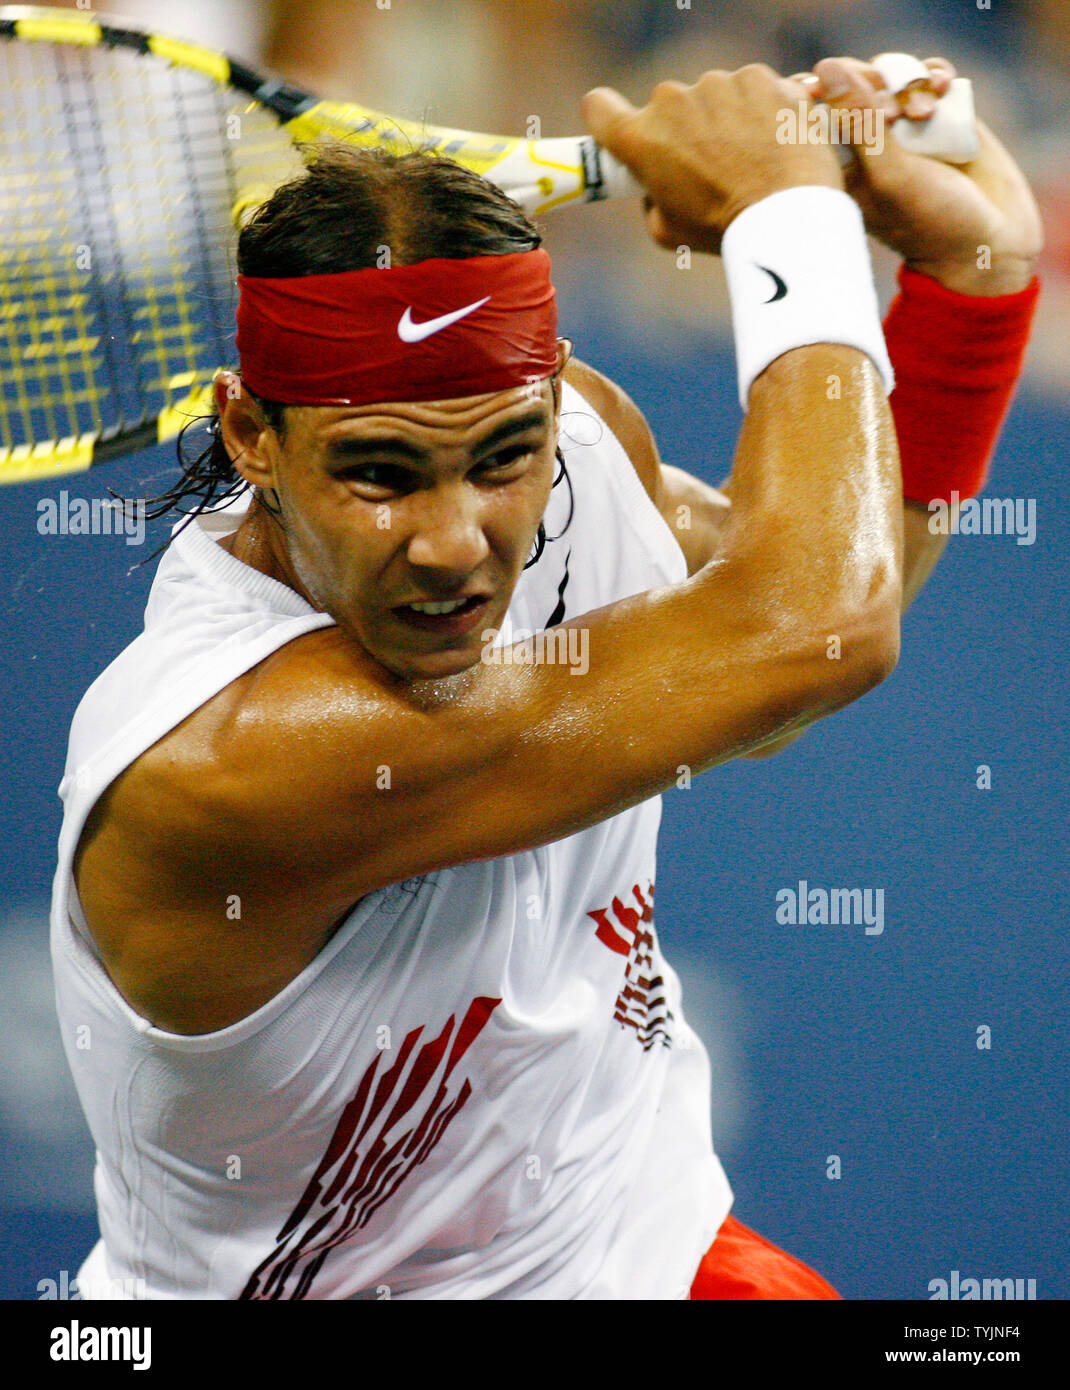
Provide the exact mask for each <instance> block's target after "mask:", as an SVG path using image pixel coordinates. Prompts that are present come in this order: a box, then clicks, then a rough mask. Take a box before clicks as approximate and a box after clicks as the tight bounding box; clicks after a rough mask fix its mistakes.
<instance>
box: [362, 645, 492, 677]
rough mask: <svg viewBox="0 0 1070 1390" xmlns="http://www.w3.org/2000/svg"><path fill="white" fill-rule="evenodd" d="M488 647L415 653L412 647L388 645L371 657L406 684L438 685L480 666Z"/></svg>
mask: <svg viewBox="0 0 1070 1390" xmlns="http://www.w3.org/2000/svg"><path fill="white" fill-rule="evenodd" d="M485 646H486V643H484V642H482V641H477V640H471V641H467V642H465V643H464V644H463V646H457V647H450V648H447V649H444V650H442V651H423V652H421V651H413V650H412V648H411V647H409V648H403V647H400V646H385V645H384V646H383V647H382V648H380V649H378V650H376V651H373V652H372V653H371V655H372V656H374V657H375V659H376V661H378V662H379V663H380V665H382V666H385V667H386V669H387V670H388V671H390V672H392V673H393V674H394V675H395V676H399V677H400V678H401V679H402V680H407V681H434V680H444V679H445V678H446V677H447V676H456V675H459V674H460V673H461V672H462V671H468V670H470V669H471V668H472V667H473V666H478V665H479V663H480V660H481V659H482V653H483V651H484V648H485Z"/></svg>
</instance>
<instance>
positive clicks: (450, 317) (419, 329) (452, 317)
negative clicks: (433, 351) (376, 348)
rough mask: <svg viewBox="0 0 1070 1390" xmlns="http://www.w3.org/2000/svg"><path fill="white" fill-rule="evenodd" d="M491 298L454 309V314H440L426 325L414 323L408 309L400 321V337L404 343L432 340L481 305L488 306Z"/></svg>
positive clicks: (485, 296)
mask: <svg viewBox="0 0 1070 1390" xmlns="http://www.w3.org/2000/svg"><path fill="white" fill-rule="evenodd" d="M489 298H490V295H489V294H488V295H484V296H483V298H482V299H477V300H476V302H475V303H474V304H466V305H465V306H464V308H463V309H454V311H453V313H452V314H440V315H439V317H438V318H437V319H428V320H427V322H426V323H413V321H412V310H411V309H406V310H405V312H404V313H403V314H402V316H401V318H400V319H398V337H399V338H400V339H401V341H402V342H403V343H422V342H423V340H424V339H425V338H430V336H431V334H432V333H439V332H441V331H442V329H443V328H449V326H450V324H451V323H456V322H457V320H458V319H463V318H464V316H465V315H466V314H471V313H472V312H473V311H474V310H476V309H478V308H479V306H480V305H481V304H486V302H487V300H488V299H489Z"/></svg>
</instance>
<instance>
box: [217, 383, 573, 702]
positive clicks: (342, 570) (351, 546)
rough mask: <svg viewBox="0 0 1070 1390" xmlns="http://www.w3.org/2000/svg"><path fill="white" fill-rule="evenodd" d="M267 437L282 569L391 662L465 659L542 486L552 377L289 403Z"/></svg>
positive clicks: (488, 622) (424, 669)
mask: <svg viewBox="0 0 1070 1390" xmlns="http://www.w3.org/2000/svg"><path fill="white" fill-rule="evenodd" d="M261 443H262V446H263V451H264V455H265V458H266V459H267V460H268V461H269V462H270V465H271V472H272V475H273V481H272V482H271V483H270V484H269V485H270V486H273V487H274V489H275V492H276V493H277V495H278V502H279V506H280V508H281V513H282V514H281V517H280V521H281V527H282V529H281V532H279V531H278V530H276V528H274V527H270V526H269V527H268V535H269V537H270V539H269V544H270V545H271V548H272V551H273V552H274V556H275V559H276V561H277V562H279V563H280V564H281V568H282V570H283V573H284V576H285V577H286V579H287V580H288V582H291V583H293V584H294V587H296V588H298V589H299V591H300V592H303V593H304V594H305V596H306V597H307V598H309V599H310V600H311V601H312V602H313V603H314V604H315V605H316V606H317V607H319V608H321V609H323V610H324V611H325V612H328V613H330V614H331V616H332V617H333V618H334V619H335V620H336V621H337V622H338V624H339V625H340V626H341V627H343V628H344V629H346V630H347V631H348V632H350V633H351V634H352V635H353V636H354V637H356V638H357V639H358V640H359V642H360V643H361V645H362V646H363V647H364V648H365V649H366V650H367V651H368V652H369V653H370V654H371V655H372V656H373V657H375V658H376V660H378V661H379V662H381V663H382V664H383V665H384V666H386V667H387V668H388V669H389V670H391V671H393V672H395V674H397V675H399V676H402V677H404V678H406V679H410V680H419V679H436V678H440V677H443V676H449V675H454V674H456V673H457V672H459V671H463V670H465V669H466V668H467V667H469V666H472V665H474V664H475V663H476V662H477V661H478V660H479V657H480V652H481V650H482V649H483V647H484V645H485V643H484V641H483V638H482V634H483V633H484V632H485V631H486V630H487V629H488V628H494V629H498V628H500V627H501V624H502V622H503V620H504V617H505V614H506V610H507V609H508V607H509V602H510V599H511V597H512V594H513V590H514V588H515V586H516V582H517V579H518V578H519V576H520V573H521V571H522V570H523V567H524V564H525V563H526V561H527V559H528V557H529V556H530V554H531V548H532V545H533V542H534V540H535V536H536V533H537V530H538V526H539V522H540V521H541V519H542V515H543V512H544V511H545V509H546V504H547V502H548V500H549V496H550V488H551V485H552V482H553V474H554V453H555V449H556V445H557V412H556V408H555V399H554V389H553V385H552V383H551V381H549V380H546V381H543V382H539V383H537V384H536V385H534V386H531V387H516V388H514V389H511V390H509V391H503V392H499V393H496V394H491V395H484V396H471V397H465V398H463V399H458V400H448V401H434V402H426V403H411V402H410V403H405V404H397V405H369V406H358V407H337V408H336V407H332V406H294V407H291V408H289V409H288V410H287V411H286V426H285V430H284V433H283V435H282V437H281V439H279V438H278V437H277V436H275V435H274V434H273V433H271V434H267V435H262V436H261ZM243 471H244V470H243ZM272 532H274V535H273V536H272V535H271V533H272ZM295 580H296V581H297V582H296V583H294V581H295ZM458 601H460V606H457V607H451V609H450V611H447V612H444V613H443V612H428V611H426V607H425V605H427V604H432V605H442V604H450V605H455V604H457V603H458ZM414 605H415V606H414Z"/></svg>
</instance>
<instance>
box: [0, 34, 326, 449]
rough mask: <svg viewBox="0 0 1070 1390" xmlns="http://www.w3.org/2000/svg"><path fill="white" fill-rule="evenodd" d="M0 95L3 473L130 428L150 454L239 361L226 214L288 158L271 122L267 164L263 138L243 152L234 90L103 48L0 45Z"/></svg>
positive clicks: (286, 165)
mask: <svg viewBox="0 0 1070 1390" xmlns="http://www.w3.org/2000/svg"><path fill="white" fill-rule="evenodd" d="M0 84H2V87H3V91H4V100H3V102H2V103H0V296H2V297H0V391H2V395H3V409H2V410H0V463H2V461H3V454H4V453H7V454H10V451H13V450H18V449H20V448H21V449H23V450H24V449H25V448H26V447H27V446H28V445H29V444H30V443H31V442H32V443H34V444H36V445H37V447H38V448H39V449H43V448H45V447H46V446H47V445H48V444H49V443H54V442H55V441H60V440H68V439H71V438H77V437H78V436H81V435H85V434H87V433H100V432H103V433H104V434H105V435H107V434H109V433H110V434H112V435H115V434H118V433H124V434H127V435H128V434H129V433H130V432H131V431H132V430H133V431H136V430H137V429H138V427H139V425H140V424H145V425H146V428H148V427H150V426H151V435H152V438H146V441H145V442H153V438H154V437H155V435H156V433H157V422H158V417H161V416H164V415H166V414H167V412H168V411H172V412H175V413H176V414H177V415H178V416H179V419H178V420H177V421H176V422H175V424H176V428H177V426H178V425H180V424H181V423H182V419H184V418H187V417H188V416H189V414H190V413H191V412H193V409H194V404H195V403H196V402H200V403H201V405H202V406H203V401H204V398H205V393H206V391H207V388H208V387H209V386H210V383H211V380H212V378H213V375H214V373H215V371H216V369H217V368H218V367H219V366H221V365H224V364H226V363H228V362H233V361H234V360H235V350H234V341H233V325H234V306H235V302H236V291H235V285H234V265H233V240H234V230H233V221H232V210H233V207H234V204H235V201H236V199H237V197H238V196H239V188H240V186H241V185H242V184H243V182H247V181H248V179H249V177H250V175H249V174H248V173H247V172H246V170H247V169H248V168H254V169H256V170H257V171H258V174H257V176H258V177H262V178H266V179H273V178H274V177H275V176H276V175H278V174H281V175H282V176H285V174H286V173H287V172H289V171H290V170H291V169H295V165H294V159H295V157H294V155H293V152H292V147H291V146H290V145H289V142H288V141H287V140H285V138H284V137H281V136H280V133H279V131H278V128H277V126H275V127H274V131H273V139H274V147H275V153H274V155H273V156H272V155H271V154H270V149H271V140H270V139H267V138H264V135H265V134H266V131H262V133H261V135H260V136H259V137H258V142H250V144H251V145H255V144H256V143H259V145H260V146H261V147H262V148H261V149H260V150H256V149H255V148H252V149H243V143H244V142H243V141H242V140H241V139H235V138H228V134H230V133H233V134H235V135H238V134H244V133H245V132H247V131H249V129H250V126H251V124H253V123H251V122H250V121H249V120H248V119H247V117H245V116H242V118H241V122H240V126H241V127H242V128H243V129H239V128H238V127H235V125H234V123H233V121H229V119H228V118H229V117H230V115H231V114H232V110H233V108H234V106H235V103H236V101H238V100H241V99H240V98H237V97H236V95H235V94H234V93H233V92H228V91H226V90H225V89H223V88H220V87H219V86H218V85H217V84H216V83H215V82H213V81H211V79H209V78H208V77H206V76H205V75H204V74H201V73H197V72H190V71H188V70H183V69H179V68H172V67H170V66H168V65H167V64H166V63H164V62H162V61H159V62H155V61H146V60H145V59H144V58H143V57H141V56H139V55H137V54H133V53H129V52H123V51H121V50H111V49H109V48H107V47H104V46H100V47H93V48H84V49H83V48H74V47H70V48H66V47H64V46H61V45H51V44H33V43H7V42H5V43H0ZM260 114H261V115H263V113H260ZM269 120H270V118H266V119H264V120H262V121H261V123H260V124H261V126H266V125H267V123H268V121H269ZM237 150H241V151H242V154H243V156H244V165H243V167H242V168H240V169H237V168H236V166H235V158H234V156H235V152H236V151H237ZM299 167H300V165H299V163H297V164H296V168H299ZM295 171H296V170H295ZM160 432H161V433H163V431H162V430H161V431H160ZM170 432H171V433H173V432H174V430H172V431H170Z"/></svg>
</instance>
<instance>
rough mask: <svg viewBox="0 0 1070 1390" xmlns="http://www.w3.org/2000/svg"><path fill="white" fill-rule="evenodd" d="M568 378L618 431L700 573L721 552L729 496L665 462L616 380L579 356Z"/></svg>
mask: <svg viewBox="0 0 1070 1390" xmlns="http://www.w3.org/2000/svg"><path fill="white" fill-rule="evenodd" d="M565 379H566V380H567V381H568V382H569V384H570V385H571V386H574V387H575V388H576V390H577V391H578V392H579V393H580V395H581V396H583V398H584V400H586V401H587V402H588V403H589V404H590V405H591V406H592V407H593V408H594V409H595V410H596V411H597V412H598V414H599V415H600V416H601V417H602V419H603V420H604V421H605V422H606V424H607V425H608V426H609V428H610V429H611V430H612V431H613V433H614V435H615V436H616V438H617V439H618V441H619V442H620V445H621V447H622V448H623V449H624V452H625V453H626V454H627V455H628V457H629V459H630V460H631V462H632V466H633V467H634V469H635V471H636V473H637V474H638V475H639V479H640V481H641V482H642V484H643V487H644V488H645V489H646V491H647V494H648V496H649V497H650V499H651V501H652V502H653V503H654V505H655V507H657V509H658V511H659V512H660V513H661V516H662V518H663V520H664V521H665V524H666V525H667V526H668V527H669V530H670V531H671V532H672V533H673V535H674V536H675V537H676V541H677V543H678V545H679V546H680V549H681V550H682V551H683V552H684V558H685V559H686V561H687V573H688V575H692V574H696V573H697V572H698V571H699V570H700V569H701V568H702V566H703V565H705V564H707V563H708V562H709V561H710V560H711V559H712V558H713V556H714V555H715V554H716V552H717V548H718V546H719V544H720V535H721V528H722V526H723V525H724V522H725V521H726V520H727V518H728V514H729V509H730V507H731V503H730V502H729V499H728V498H727V497H725V496H724V494H723V493H721V492H718V490H717V489H716V488H714V487H710V486H709V484H708V483H704V482H702V481H701V479H699V478H695V477H692V475H691V474H690V473H685V472H684V470H683V469H681V468H673V467H670V466H669V465H667V464H663V463H662V462H661V459H660V458H659V456H658V448H657V444H656V443H655V441H654V435H653V433H652V432H651V429H650V426H649V425H648V424H647V422H646V419H645V418H644V416H643V413H642V411H641V410H640V409H639V407H638V406H637V405H636V404H635V402H634V401H633V400H632V399H631V397H630V396H629V395H628V394H627V393H626V392H625V391H622V390H621V388H620V387H619V386H618V385H617V384H616V382H613V381H610V379H609V378H608V377H606V376H603V375H602V373H601V372H599V371H596V370H595V369H594V368H593V367H591V366H588V365H587V363H586V362H577V361H576V360H575V359H573V360H572V361H571V362H570V363H569V364H568V366H567V367H566V368H565Z"/></svg>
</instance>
